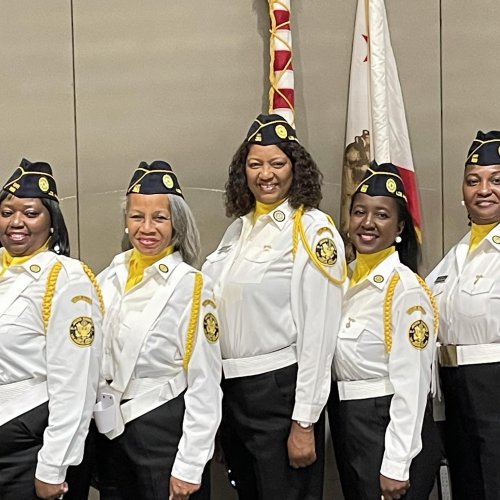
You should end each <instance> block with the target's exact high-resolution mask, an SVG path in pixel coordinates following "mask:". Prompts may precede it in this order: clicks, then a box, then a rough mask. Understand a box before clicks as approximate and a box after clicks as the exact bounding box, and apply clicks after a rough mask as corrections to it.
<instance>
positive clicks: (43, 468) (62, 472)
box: [35, 462, 68, 484]
mask: <svg viewBox="0 0 500 500" xmlns="http://www.w3.org/2000/svg"><path fill="white" fill-rule="evenodd" d="M67 469H68V466H67V465H63V466H61V467H57V466H56V465H48V464H44V463H41V462H38V463H37V465H36V472H35V477H36V478H37V479H39V480H40V481H43V482H44V483H49V484H61V483H62V482H64V478H65V477H66V470H67Z"/></svg>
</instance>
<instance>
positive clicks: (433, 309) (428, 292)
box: [415, 274, 439, 335]
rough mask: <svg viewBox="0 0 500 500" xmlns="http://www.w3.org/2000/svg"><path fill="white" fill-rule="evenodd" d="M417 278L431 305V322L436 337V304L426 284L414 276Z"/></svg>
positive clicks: (437, 312) (437, 311) (437, 313)
mask: <svg viewBox="0 0 500 500" xmlns="http://www.w3.org/2000/svg"><path fill="white" fill-rule="evenodd" d="M415 276H416V277H417V281H418V282H419V283H420V286H421V287H422V288H423V289H424V292H425V293H426V295H427V298H428V299H429V302H430V303H431V307H432V321H433V323H434V334H435V335H437V333H438V328H439V308H438V305H437V302H436V299H435V298H434V295H433V294H432V292H431V289H430V288H429V287H428V286H427V283H426V282H425V281H424V279H423V278H421V277H420V276H419V275H418V274H415Z"/></svg>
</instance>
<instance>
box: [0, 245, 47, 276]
mask: <svg viewBox="0 0 500 500" xmlns="http://www.w3.org/2000/svg"><path fill="white" fill-rule="evenodd" d="M48 249H49V242H48V241H46V242H45V243H44V244H43V245H42V246H41V247H40V248H39V249H38V250H35V251H34V252H33V253H32V254H30V255H23V256H21V257H12V255H10V253H9V252H7V249H6V248H4V249H3V250H4V252H3V255H2V269H0V276H2V275H3V273H4V272H5V271H7V269H9V267H11V266H20V265H21V264H24V263H25V262H26V261H28V260H30V259H31V257H34V256H35V255H36V254H39V253H40V252H45V250H48Z"/></svg>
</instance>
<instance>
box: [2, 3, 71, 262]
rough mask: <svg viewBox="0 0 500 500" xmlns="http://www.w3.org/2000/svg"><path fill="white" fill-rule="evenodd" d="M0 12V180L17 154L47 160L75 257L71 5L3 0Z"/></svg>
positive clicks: (14, 164) (12, 167)
mask: <svg viewBox="0 0 500 500" xmlns="http://www.w3.org/2000/svg"><path fill="white" fill-rule="evenodd" d="M0 11H1V13H2V14H1V16H0V47H2V50H1V51H0V68H1V71H0V88H1V89H2V91H1V93H0V109H1V110H2V120H1V123H0V144H1V148H0V182H2V184H3V183H4V182H5V181H6V180H7V177H9V176H10V175H11V174H12V172H13V171H14V169H15V167H16V166H17V165H19V161H20V160H21V158H22V157H26V158H28V159H29V160H31V161H47V162H49V163H50V164H51V165H52V167H53V168H54V173H55V176H56V178H57V183H58V190H59V196H60V197H61V198H62V200H63V201H62V203H61V205H62V210H63V211H64V215H65V219H66V223H67V225H68V229H69V232H70V237H71V247H72V254H73V255H78V244H77V243H78V240H77V236H78V224H77V206H76V169H75V141H74V114H73V66H72V46H71V11H70V3H69V2H68V1H66V0H65V1H63V0H58V1H50V2H35V1H29V0H18V1H15V2H13V1H9V0H2V1H1V2H0Z"/></svg>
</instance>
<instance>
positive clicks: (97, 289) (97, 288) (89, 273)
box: [81, 262, 105, 316]
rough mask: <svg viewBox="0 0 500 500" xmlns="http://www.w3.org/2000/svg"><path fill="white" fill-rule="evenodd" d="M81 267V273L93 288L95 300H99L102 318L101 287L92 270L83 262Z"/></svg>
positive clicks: (102, 301)
mask: <svg viewBox="0 0 500 500" xmlns="http://www.w3.org/2000/svg"><path fill="white" fill-rule="evenodd" d="M81 264H82V267H83V272H84V273H85V274H86V275H87V277H88V279H89V280H90V282H91V283H92V285H93V286H94V288H95V293H96V294H97V299H98V300H99V310H100V311H101V315H102V316H104V311H105V308H104V299H103V297H102V292H101V287H100V286H99V283H97V279H96V277H95V274H94V273H93V272H92V269H90V267H89V266H87V264H85V263H84V262H82V263H81Z"/></svg>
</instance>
